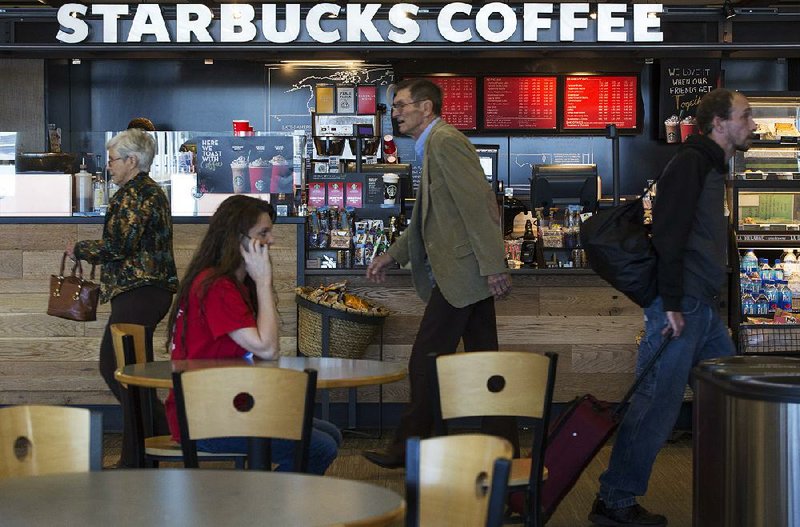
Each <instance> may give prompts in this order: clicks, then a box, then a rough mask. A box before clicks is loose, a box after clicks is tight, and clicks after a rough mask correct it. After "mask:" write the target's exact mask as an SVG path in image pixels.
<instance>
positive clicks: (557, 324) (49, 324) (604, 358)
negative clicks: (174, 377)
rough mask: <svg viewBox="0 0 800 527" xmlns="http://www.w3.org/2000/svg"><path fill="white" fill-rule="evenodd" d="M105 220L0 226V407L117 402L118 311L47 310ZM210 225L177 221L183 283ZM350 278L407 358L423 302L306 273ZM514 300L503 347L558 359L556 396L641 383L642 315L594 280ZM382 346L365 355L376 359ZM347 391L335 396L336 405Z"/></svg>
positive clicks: (279, 241) (523, 290) (522, 285)
mask: <svg viewBox="0 0 800 527" xmlns="http://www.w3.org/2000/svg"><path fill="white" fill-rule="evenodd" d="M101 230H102V226H101V225H73V224H0V404H23V403H47V404H111V403H114V399H113V397H112V396H111V394H110V392H109V391H108V389H107V388H106V386H105V384H104V383H103V380H102V379H101V377H100V374H99V373H98V371H97V359H98V349H99V344H100V338H101V336H102V332H103V328H104V327H105V323H106V320H107V317H108V312H109V308H108V306H107V305H101V306H100V309H99V310H98V320H97V321H95V322H87V323H80V322H70V321H67V320H62V319H59V318H54V317H50V316H47V315H46V314H45V310H46V306H47V294H48V293H47V289H48V282H49V277H50V275H51V274H54V273H56V272H57V270H58V265H59V262H60V258H61V254H62V251H63V248H64V247H66V245H67V243H69V242H73V241H75V240H82V239H93V238H98V237H99V236H100V233H101ZM205 230H206V225H186V224H181V225H175V244H174V249H175V259H176V262H177V265H178V274H179V276H182V274H183V272H184V270H185V268H186V266H187V264H188V262H189V260H190V258H191V256H192V254H193V252H194V249H195V247H196V246H197V244H198V242H199V241H200V240H201V239H202V236H203V235H204V233H205ZM296 243H297V226H296V225H291V224H289V225H277V226H276V245H275V246H274V250H273V257H274V263H275V267H274V268H275V284H276V288H277V290H278V300H279V310H280V313H281V320H282V325H281V346H282V353H284V354H287V355H293V354H295V353H296V347H297V346H296V330H297V316H296V305H295V303H294V287H295V284H296V283H297V276H296V274H297V273H296V268H297V262H296ZM342 279H347V280H348V282H349V289H350V290H351V291H352V292H354V293H356V294H359V295H363V296H365V297H367V298H370V299H372V300H374V301H376V302H379V303H381V304H383V305H385V306H387V307H389V308H390V309H391V311H392V314H391V315H390V316H389V317H388V319H387V321H386V324H385V326H384V349H383V357H384V360H387V361H394V362H400V363H403V364H405V363H407V361H408V356H409V353H410V350H411V345H412V343H413V341H414V336H415V335H416V331H417V328H418V326H419V322H420V319H421V315H422V312H423V310H424V307H425V306H424V304H423V303H422V301H421V300H419V298H417V296H416V294H415V293H414V291H413V288H412V287H411V278H410V276H409V275H407V274H406V275H392V276H390V277H389V279H388V281H387V282H386V283H385V284H382V285H375V284H372V283H370V282H367V281H366V280H365V279H364V277H363V273H357V274H354V275H351V276H345V277H342V276H320V275H313V276H312V275H308V276H306V282H307V283H308V284H309V285H317V284H320V283H329V282H332V281H338V280H342ZM513 282H514V286H513V289H512V294H511V295H510V296H509V298H507V299H505V300H502V301H500V302H498V303H497V304H496V307H497V323H498V331H499V338H500V346H501V348H503V349H509V350H525V351H537V352H544V351H552V352H555V353H558V355H559V364H558V378H557V383H556V400H557V401H567V400H569V399H571V398H573V397H575V396H577V395H581V394H583V393H586V392H591V393H593V394H595V395H596V396H598V397H600V398H604V399H610V400H614V399H618V398H619V397H620V396H621V395H622V394H623V393H624V391H625V388H626V387H627V386H628V384H629V383H630V381H631V380H632V375H633V370H634V364H635V356H636V346H635V338H636V335H637V333H638V332H639V331H640V329H641V328H642V313H641V309H639V308H638V307H637V306H636V305H634V304H633V303H631V302H630V301H628V300H627V299H626V298H625V297H623V296H621V295H619V294H618V293H617V292H616V291H614V290H613V289H612V288H610V287H609V286H607V285H605V283H604V282H603V281H602V280H600V279H599V278H597V277H596V276H594V275H587V274H576V275H568V274H566V275H565V274H552V275H534V274H515V275H514V277H513ZM165 336H166V327H165V324H164V323H162V324H161V325H160V326H159V328H158V330H157V333H156V355H157V358H158V359H166V358H167V357H168V355H167V353H166V348H165V346H164V341H165ZM378 357H379V346H378V344H377V340H376V342H375V343H374V344H372V345H370V346H369V347H368V349H367V351H366V353H365V358H373V359H377V358H378ZM345 394H346V392H345V391H344V390H335V391H334V393H333V394H332V400H333V401H341V400H344V398H345ZM359 400H360V401H365V402H369V401H377V389H375V388H372V389H371V388H364V389H361V390H360V391H359ZM384 400H385V401H387V402H403V401H406V400H408V385H407V383H406V382H399V383H394V384H391V385H387V386H385V387H384Z"/></svg>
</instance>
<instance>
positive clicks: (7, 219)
mask: <svg viewBox="0 0 800 527" xmlns="http://www.w3.org/2000/svg"><path fill="white" fill-rule="evenodd" d="M210 218H211V216H173V217H172V223H173V224H175V225H180V224H184V225H185V224H189V225H191V224H205V223H208V220H209V219H210ZM105 221H106V217H105V216H0V224H4V223H5V224H26V223H30V224H53V223H64V224H84V225H102V224H103V223H105ZM305 221H306V219H305V217H302V216H278V218H277V219H276V221H275V223H276V224H304V223H305Z"/></svg>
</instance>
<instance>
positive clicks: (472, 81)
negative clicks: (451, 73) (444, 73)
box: [423, 77, 478, 130]
mask: <svg viewBox="0 0 800 527" xmlns="http://www.w3.org/2000/svg"><path fill="white" fill-rule="evenodd" d="M423 78H424V79H427V80H429V81H431V82H433V83H434V84H436V85H437V86H439V87H440V88H441V89H442V118H443V119H444V120H445V121H447V122H448V123H450V124H451V125H453V126H454V127H455V128H458V129H459V130H476V129H477V128H478V118H477V115H478V112H477V110H476V108H477V107H478V86H477V84H478V81H477V78H476V77H423Z"/></svg>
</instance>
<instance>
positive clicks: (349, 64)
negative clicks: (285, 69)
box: [281, 60, 364, 68]
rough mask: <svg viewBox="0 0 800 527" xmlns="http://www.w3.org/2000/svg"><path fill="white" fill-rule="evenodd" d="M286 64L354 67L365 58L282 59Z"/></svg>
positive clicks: (362, 62) (360, 63) (282, 62)
mask: <svg viewBox="0 0 800 527" xmlns="http://www.w3.org/2000/svg"><path fill="white" fill-rule="evenodd" d="M281 64H283V65H286V66H322V67H325V66H328V67H339V68H354V67H356V66H360V65H362V64H364V61H363V60H282V61H281Z"/></svg>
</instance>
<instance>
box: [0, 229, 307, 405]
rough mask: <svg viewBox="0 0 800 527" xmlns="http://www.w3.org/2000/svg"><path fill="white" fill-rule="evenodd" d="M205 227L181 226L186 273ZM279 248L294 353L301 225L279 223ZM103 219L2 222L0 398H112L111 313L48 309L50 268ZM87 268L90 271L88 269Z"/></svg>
mask: <svg viewBox="0 0 800 527" xmlns="http://www.w3.org/2000/svg"><path fill="white" fill-rule="evenodd" d="M206 228H207V226H206V225H204V224H203V225H175V241H174V251H175V260H176V263H177V266H178V276H182V275H183V272H184V270H185V268H186V266H187V265H188V263H189V260H190V259H191V256H192V254H193V253H194V249H195V247H196V246H197V244H198V242H199V241H200V240H201V239H202V237H203V235H204V234H205V231H206ZM275 229H276V230H275V233H276V244H275V246H274V249H273V259H274V262H275V269H276V270H275V286H276V289H277V291H278V298H279V309H280V312H281V320H282V325H281V346H282V352H283V353H286V354H290V355H293V354H294V353H295V351H296V338H295V335H296V309H295V304H294V287H295V284H296V282H297V265H296V243H297V237H296V236H297V234H296V231H297V226H296V225H277V226H276V228H275ZM101 232H102V225H74V224H24V225H15V224H0V404H30V403H43V404H112V403H115V399H114V398H113V396H112V395H111V392H110V391H109V390H108V388H107V387H106V385H105V383H104V382H103V380H102V378H101V377H100V373H99V372H98V370H97V361H98V355H99V348H100V339H101V337H102V333H103V329H104V328H105V324H106V321H107V319H108V314H109V306H108V304H104V305H101V306H100V307H99V309H98V314H97V320H96V321H95V322H85V323H84V322H71V321H68V320H62V319H60V318H56V317H50V316H47V315H46V314H45V312H46V309H47V295H48V287H49V279H50V275H51V274H56V273H57V271H58V267H59V265H60V262H61V255H62V253H63V250H64V248H65V247H66V246H67V244H68V243H71V242H74V241H76V240H84V239H97V238H99V237H100V235H101ZM86 271H87V272H88V269H86ZM165 338H166V325H165V323H164V322H162V323H161V324H160V325H159V327H158V329H157V332H156V335H155V347H156V355H157V358H159V359H166V358H167V357H168V355H167V353H166V348H165V346H164V343H165Z"/></svg>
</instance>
